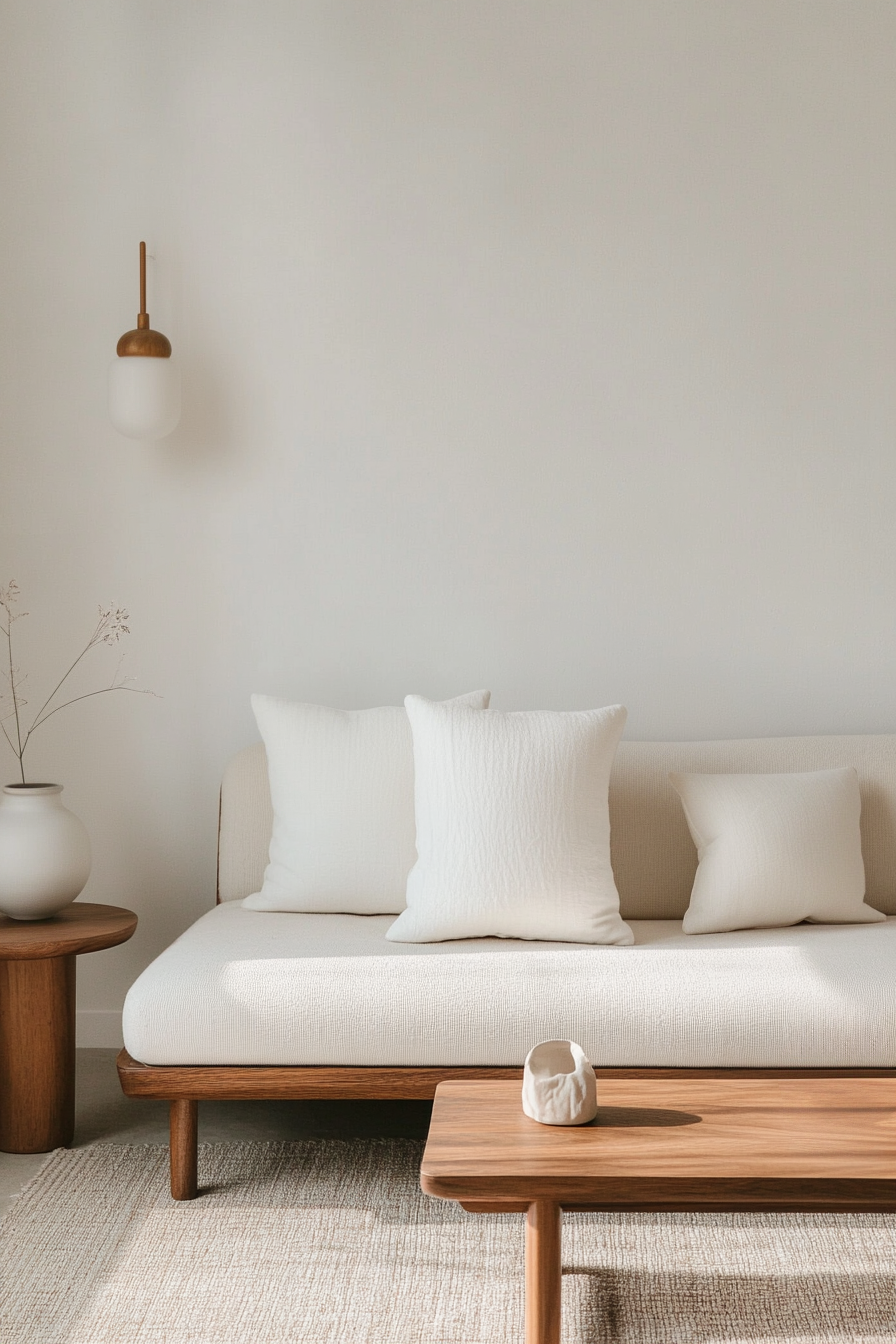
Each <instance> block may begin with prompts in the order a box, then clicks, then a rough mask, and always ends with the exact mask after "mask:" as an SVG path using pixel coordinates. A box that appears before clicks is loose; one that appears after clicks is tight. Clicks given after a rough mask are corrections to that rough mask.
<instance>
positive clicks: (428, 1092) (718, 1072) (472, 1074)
mask: <svg viewBox="0 0 896 1344" xmlns="http://www.w3.org/2000/svg"><path fill="white" fill-rule="evenodd" d="M118 1076H119V1078H120V1080H121V1087H122V1091H123V1092H124V1093H125V1094H126V1095H127V1096H129V1097H155V1098H162V1099H164V1100H171V1101H175V1100H178V1099H183V1100H190V1099H192V1100H197V1101H211V1100H215V1099H217V1100H219V1101H239V1100H246V1101H249V1100H252V1101H271V1100H278V1099H283V1100H285V1099H288V1098H297V1099H302V1098H306V1099H313V1098H317V1099H326V1098H334V1099H335V1098H337V1097H338V1098H343V1099H350V1098H352V1097H357V1098H360V1099H365V1098H366V1099H368V1100H373V1099H376V1098H379V1099H382V1100H385V1099H392V1100H406V1101H412V1100H423V1101H429V1100H432V1098H433V1097H434V1096H435V1093H436V1088H437V1087H438V1085H439V1084H440V1083H443V1082H447V1081H457V1080H462V1079H469V1080H481V1079H502V1078H503V1079H507V1080H510V1081H513V1082H519V1081H520V1080H521V1079H522V1076H523V1070H522V1068H504V1067H502V1066H500V1065H477V1064H469V1065H460V1066H450V1065H425V1066H419V1067H418V1066H413V1065H399V1064H396V1065H389V1066H381V1065H342V1064H301V1065H290V1064H142V1063H140V1062H139V1061H138V1060H136V1059H133V1058H132V1057H131V1055H129V1054H128V1052H127V1050H122V1051H121V1053H120V1054H119V1056H118ZM598 1077H599V1078H649V1079H659V1078H683V1077H687V1078H718V1077H726V1078H759V1077H770V1078H807V1077H818V1078H828V1077H836V1078H851V1077H860V1078H867V1077H882V1078H892V1079H893V1080H894V1082H896V1069H858V1068H857V1069H636V1068H630V1069H599V1070H598Z"/></svg>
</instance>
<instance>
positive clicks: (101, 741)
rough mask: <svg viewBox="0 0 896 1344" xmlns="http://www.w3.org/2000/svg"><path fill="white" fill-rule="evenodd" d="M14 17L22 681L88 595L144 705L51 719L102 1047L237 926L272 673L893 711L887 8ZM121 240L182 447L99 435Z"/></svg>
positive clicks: (894, 202)
mask: <svg viewBox="0 0 896 1344" xmlns="http://www.w3.org/2000/svg"><path fill="white" fill-rule="evenodd" d="M0 19H2V41H0V63H2V68H0V155H2V159H0V243H2V246H0V296H2V298H0V436H2V473H0V528H2V531H0V580H5V579H6V578H8V577H9V576H15V577H16V578H17V579H18V580H19V583H20V584H21V586H22V588H23V589H24V591H25V595H26V597H27V602H26V606H27V607H28V609H29V610H30V612H31V616H30V617H29V619H28V621H23V622H21V624H20V626H19V627H18V629H19V630H20V631H21V641H20V661H21V663H22V664H23V665H24V666H28V667H31V668H32V678H31V683H30V685H31V687H32V690H33V693H34V696H35V698H36V697H37V694H38V692H39V690H40V689H41V688H42V687H46V685H47V682H48V681H49V678H50V675H51V672H52V671H53V670H54V669H55V668H56V667H57V666H58V665H59V664H60V662H61V661H62V659H63V658H64V657H65V655H66V653H67V652H68V651H69V650H72V649H73V648H75V647H76V646H77V642H78V639H79V638H80V636H81V634H82V632H86V630H87V628H88V627H89V625H90V623H91V620H92V617H93V612H94V607H95V603H96V602H98V601H100V600H106V599H114V600H115V601H117V602H121V603H124V604H126V605H127V606H128V607H129V608H130V611H131V615H132V626H133V630H134V634H133V636H132V639H131V652H130V655H129V661H130V663H131V667H132V670H133V671H134V673H135V674H137V675H138V676H139V680H140V684H142V685H147V686H150V687H152V688H153V689H154V690H156V691H157V692H158V693H159V694H160V695H161V696H162V697H163V698H162V699H159V700H151V699H149V698H145V697H139V698H138V697H136V696H124V695H121V696H118V697H108V698H107V699H106V700H105V702H104V701H103V700H93V701H91V702H88V703H87V704H86V705H81V706H79V707H77V708H76V709H74V710H72V711H71V712H70V714H69V715H67V716H66V717H65V718H63V716H61V715H60V716H59V717H58V718H57V719H55V720H54V722H53V724H52V725H48V726H47V728H46V730H45V731H44V733H43V736H42V738H36V739H35V746H34V758H33V760H32V763H31V764H32V774H33V777H36V776H39V775H46V776H49V777H51V778H58V779H59V780H61V781H62V782H63V783H64V784H65V786H66V797H67V798H68V800H69V801H70V803H71V805H72V806H73V807H74V809H75V810H76V811H77V812H78V813H79V814H80V815H81V816H82V817H83V818H84V820H85V822H86V823H87V825H88V827H89V829H90V831H91V834H92V836H93V841H94V848H95V865H94V873H93V876H92V877H91V880H90V884H89V886H88V888H87V891H86V892H85V898H86V899H92V900H99V901H112V902H120V903H122V904H125V905H128V906H131V907H133V908H134V909H135V910H137V911H138V912H139V914H140V919H141V925H140V930H139V932H138V934H137V936H136V937H135V939H134V941H133V942H132V943H131V944H129V945H128V946H126V947H124V948H121V949H117V950H115V951H113V952H106V953H102V954H99V955H97V956H95V957H92V958H86V959H84V960H83V961H82V963H81V970H80V975H81V990H80V1003H81V1007H82V1010H83V1011H84V1014H85V1016H83V1017H82V1039H83V1040H85V1041H100V1040H105V1039H110V1040H111V1039H114V1034H115V1031H116V1029H117V1028H116V1016H115V1014H116V1012H117V1009H118V1007H119V1005H120V1002H121V999H122V997H123V995H124V991H125V989H126V987H127V985H128V984H129V983H130V981H131V980H132V979H133V977H134V975H135V974H136V973H137V972H138V971H139V970H140V968H141V967H142V966H144V965H145V964H146V962H147V961H148V960H149V959H150V958H151V957H152V956H153V955H155V953H157V952H158V951H159V950H160V949H161V948H162V947H163V946H164V945H165V943H166V942H167V941H169V940H170V939H171V938H172V937H173V936H174V935H175V934H176V933H178V932H179V931H180V930H181V929H182V928H183V927H185V925H186V924H187V923H188V922H189V921H191V920H192V919H193V918H194V917H195V916H197V915H198V914H199V913H201V912H202V911H203V910H205V909H206V908H208V906H209V905H210V904H211V902H212V901H213V893H214V850H215V822H216V805H217V804H216V788H217V780H218V777H219V773H220V770H221V766H222V763H223V762H224V760H225V759H226V758H227V756H228V755H229V754H230V753H231V752H232V751H234V749H236V748H238V747H240V746H241V745H243V744H244V743H246V742H247V741H249V740H251V739H252V738H253V736H254V729H253V724H252V721H251V717H250V713H249V709H248V696H249V693H250V692H251V691H252V690H254V689H261V690H266V691H272V692H277V693H282V694H287V695H294V696H296V697H301V698H307V699H321V700H324V701H328V702H331V703H334V704H339V705H365V704H373V703H378V702H389V701H391V702H396V701H398V700H399V699H400V697H401V696H403V695H404V694H405V693H406V692H407V691H411V690H413V691H419V692H422V693H424V694H431V695H433V696H439V695H443V694H452V693H454V692H458V691H462V690H467V689H470V688H471V687H473V686H478V685H483V684H484V685H488V686H490V687H491V688H492V690H493V692H494V704H495V705H496V706H498V707H518V706H524V705H541V706H552V707H557V708H565V707H574V706H588V705H595V704H605V703H608V702H612V701H616V700H622V701H624V702H625V703H626V704H627V705H628V706H629V709H630V728H629V732H630V735H631V736H633V737H651V736H657V737H677V736H695V737H714V736H724V735H751V734H779V733H808V732H828V731H830V732H853V731H855V732H861V731H877V730H883V731H892V730H893V729H894V727H896V675H894V674H896V555H894V541H893V537H894V527H893V514H894V505H896V450H894V449H896V445H894V437H896V435H894V429H896V406H894V400H896V398H894V387H896V319H894V312H896V305H894V298H896V247H894V242H896V239H894V218H896V164H894V158H893V141H892V135H893V125H894V123H896V81H894V78H893V71H894V69H896V6H894V5H893V4H892V0H726V3H724V4H719V3H718V0H674V2H673V3H670V2H669V0H638V3H637V4H633V3H631V0H617V2H616V3H609V2H608V0H544V2H543V3H535V2H534V0H533V3H524V4H521V3H519V0H488V3H482V0H442V2H441V3H435V2H433V0H377V3H376V4H371V3H370V0H300V2H299V3H296V2H295V0H253V3H251V4H249V3H237V0H216V3H209V2H208V0H191V3H190V4H188V5H185V4H182V3H177V0H154V3H153V4H151V5H148V4H146V3H145V0H2V3H0ZM141 237H145V238H146V239H147V241H148V243H149V246H150V250H151V251H152V252H153V253H154V255H155V260H154V262H152V263H151V272H150V312H151V314H152V317H153V320H154V324H155V325H157V326H158V327H160V328H161V329H162V330H163V331H165V332H166V333H167V334H168V335H169V336H170V337H171V338H172V340H173V342H174V344H175V348H176V351H177V352H178V354H179V355H180V357H181V359H182V362H183V368H184V386H185V413H184V418H183V422H182V425H181V427H180V428H179V430H178V431H177V432H176V434H175V435H174V436H173V437H172V438H171V439H170V440H168V441H167V442H165V443H164V444H161V445H135V444H133V443H130V442H128V441H125V440H123V439H121V438H119V437H118V436H117V434H116V433H115V431H114V430H113V429H112V428H111V426H110V425H109V423H108V421H107V418H106V412H105V376H106V365H107V362H108V360H109V359H110V357H111V356H112V352H113V350H114V346H115V341H116V340H117V338H118V336H119V335H120V334H121V332H122V331H124V330H125V329H126V328H127V327H129V326H131V325H133V322H134V314H135V312H136V307H137V295H136V256H137V243H138V241H139V239H140V238H141ZM100 664H102V667H103V670H104V671H105V670H106V668H107V667H108V664H107V663H104V662H103V659H102V657H101V656H98V666H99V665H100ZM13 765H14V761H13V760H12V758H11V757H10V758H9V759H8V760H7V774H8V776H9V777H10V778H12V776H13Z"/></svg>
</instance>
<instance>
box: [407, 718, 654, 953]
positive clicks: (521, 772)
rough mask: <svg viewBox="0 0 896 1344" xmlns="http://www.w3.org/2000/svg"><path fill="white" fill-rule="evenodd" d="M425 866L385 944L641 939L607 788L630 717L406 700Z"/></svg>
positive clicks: (414, 876)
mask: <svg viewBox="0 0 896 1344" xmlns="http://www.w3.org/2000/svg"><path fill="white" fill-rule="evenodd" d="M404 703H405V706H406V708H407V711H408V718H409V719H410V721H411V728H412V730H413V735H414V765H415V768H416V784H415V797H416V805H417V855H418V857H417V862H416V864H415V865H414V868H413V869H412V871H411V875H410V877H409V878H408V888H407V909H406V910H405V911H404V912H403V914H401V915H399V917H398V919H397V920H396V921H395V923H394V924H393V925H392V926H391V928H390V929H389V930H388V932H387V934H386V937H387V938H390V939H392V940H393V942H398V943H428V942H440V941H442V940H444V939H449V938H480V937H489V936H497V937H501V938H533V939H545V940H548V941H555V940H556V941H560V942H573V943H631V942H632V941H633V938H632V932H631V929H630V928H629V927H628V925H627V924H624V923H623V922H622V919H621V918H620V915H619V895H618V893H617V891H616V884H615V882H614V881H613V870H612V868H611V866H610V817H609V810H608V807H607V790H608V786H609V781H610V769H611V767H612V764H613V756H614V755H615V752H616V745H617V743H618V742H619V739H620V737H621V736H622V730H623V728H624V726H625V719H626V712H625V710H624V709H623V708H622V707H621V705H614V706H613V707H612V708H610V709H595V710H588V711H585V712H583V713H555V712H552V711H549V710H544V711H535V712H529V713H501V712H496V711H495V710H489V711H488V712H487V713H485V714H482V713H478V714H477V713H474V712H473V711H472V710H470V709H464V708H462V707H461V706H458V705H437V704H433V703H431V702H430V701H428V700H422V699H421V698H420V697H419V696H416V695H410V696H408V698H407V699H406V700H405V702H404Z"/></svg>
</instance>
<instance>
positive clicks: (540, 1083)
mask: <svg viewBox="0 0 896 1344" xmlns="http://www.w3.org/2000/svg"><path fill="white" fill-rule="evenodd" d="M523 1110H524V1111H525V1113H526V1115H528V1116H529V1118H530V1119H531V1120H537V1121H538V1122H539V1123H540V1124H542V1125H587V1123H588V1121H589V1120H593V1119H594V1117H595V1116H596V1115H597V1080H596V1078H595V1076H594V1070H593V1069H592V1067H591V1065H590V1064H589V1062H588V1060H587V1059H586V1058H585V1052H584V1050H583V1049H582V1047H581V1046H580V1045H576V1043H575V1041H542V1042H541V1044H540V1045H536V1046H533V1048H532V1049H531V1050H530V1051H529V1053H528V1055H527V1056H526V1067H525V1069H524V1070H523Z"/></svg>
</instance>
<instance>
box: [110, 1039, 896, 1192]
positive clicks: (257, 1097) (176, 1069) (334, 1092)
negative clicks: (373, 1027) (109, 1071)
mask: <svg viewBox="0 0 896 1344" xmlns="http://www.w3.org/2000/svg"><path fill="white" fill-rule="evenodd" d="M118 1076H119V1078H120V1080H121V1087H122V1091H123V1092H124V1093H125V1095H126V1096H129V1097H146V1098H153V1099H155V1100H163V1101H168V1102H170V1104H171V1194H172V1197H173V1198H174V1199H195V1197H196V1195H197V1193H198V1184H197V1145H198V1125H199V1102H200V1101H284V1100H296V1101H310V1100H312V1099H316V1100H329V1101H336V1100H340V1101H342V1100H387V1099H389V1100H402V1101H431V1100H432V1098H433V1097H434V1096H435V1091H436V1088H437V1087H438V1085H439V1083H443V1082H447V1081H449V1080H458V1079H469V1078H522V1076H523V1071H522V1069H508V1068H492V1067H490V1066H484V1065H480V1066H475V1067H474V1066H471V1067H469V1068H440V1067H439V1068H411V1067H394V1068H378V1067H373V1066H371V1067H360V1066H359V1067H352V1068H346V1067H339V1068H337V1067H330V1066H325V1065H320V1066H310V1065H309V1066H301V1067H298V1066H296V1067H293V1066H286V1065H260V1064H253V1065H220V1064H196V1065H189V1064H140V1063H138V1062H137V1060H134V1059H132V1058H131V1056H130V1055H129V1054H128V1052H127V1051H126V1050H122V1051H121V1053H120V1054H119V1056H118ZM597 1076H598V1080H599V1079H600V1078H602V1077H603V1078H893V1079H894V1091H896V1069H862V1068H856V1069H666V1068H651V1069H646V1068H645V1069H638V1068H627V1069H626V1068H611V1069H598V1070H597ZM598 1086H599V1083H598Z"/></svg>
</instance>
